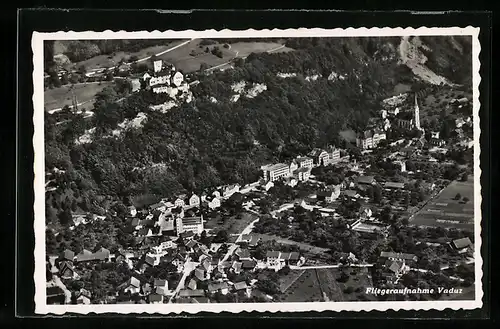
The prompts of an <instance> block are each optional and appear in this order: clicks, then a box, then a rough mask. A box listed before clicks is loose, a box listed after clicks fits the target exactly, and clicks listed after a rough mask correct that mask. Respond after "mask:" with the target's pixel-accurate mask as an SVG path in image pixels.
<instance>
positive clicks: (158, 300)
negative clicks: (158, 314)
mask: <svg viewBox="0 0 500 329" xmlns="http://www.w3.org/2000/svg"><path fill="white" fill-rule="evenodd" d="M148 300H149V304H163V295H160V294H150V295H149V296H148Z"/></svg>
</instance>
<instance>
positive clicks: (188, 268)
mask: <svg viewBox="0 0 500 329" xmlns="http://www.w3.org/2000/svg"><path fill="white" fill-rule="evenodd" d="M198 264H199V263H195V262H192V261H191V258H190V257H189V256H188V258H187V259H186V262H185V263H184V270H183V271H182V277H181V280H180V281H179V283H178V284H177V287H176V288H175V291H174V293H173V295H172V296H171V297H170V299H169V301H168V302H169V303H171V302H172V300H173V299H174V298H175V296H177V294H179V291H180V290H181V289H182V288H184V285H185V283H186V278H187V277H188V275H189V274H191V272H192V271H194V269H195V268H196V266H197V265H198Z"/></svg>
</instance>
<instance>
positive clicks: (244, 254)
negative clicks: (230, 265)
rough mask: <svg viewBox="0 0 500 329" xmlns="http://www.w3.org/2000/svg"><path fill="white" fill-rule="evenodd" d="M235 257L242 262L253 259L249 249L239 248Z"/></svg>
mask: <svg viewBox="0 0 500 329" xmlns="http://www.w3.org/2000/svg"><path fill="white" fill-rule="evenodd" d="M235 255H236V256H237V257H238V259H239V260H240V261H244V260H251V259H252V257H251V256H250V251H248V249H241V248H239V249H238V250H236V252H235Z"/></svg>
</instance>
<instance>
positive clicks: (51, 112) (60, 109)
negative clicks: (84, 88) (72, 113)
mask: <svg viewBox="0 0 500 329" xmlns="http://www.w3.org/2000/svg"><path fill="white" fill-rule="evenodd" d="M89 102H91V100H89V101H85V102H81V103H78V104H76V106H77V107H78V106H82V105H85V104H87V103H89ZM68 107H69V108H70V109H71V108H73V105H68ZM62 109H63V108H62V107H60V108H57V109H52V110H49V111H47V113H48V114H54V113H56V112H59V111H62Z"/></svg>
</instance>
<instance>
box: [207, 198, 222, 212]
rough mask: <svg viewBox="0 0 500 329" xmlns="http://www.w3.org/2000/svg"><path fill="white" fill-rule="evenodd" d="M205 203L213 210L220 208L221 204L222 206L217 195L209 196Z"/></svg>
mask: <svg viewBox="0 0 500 329" xmlns="http://www.w3.org/2000/svg"><path fill="white" fill-rule="evenodd" d="M205 203H206V205H207V206H208V208H210V209H212V210H214V209H217V208H220V206H221V202H220V199H219V198H217V197H211V196H208V197H206V199H205Z"/></svg>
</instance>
